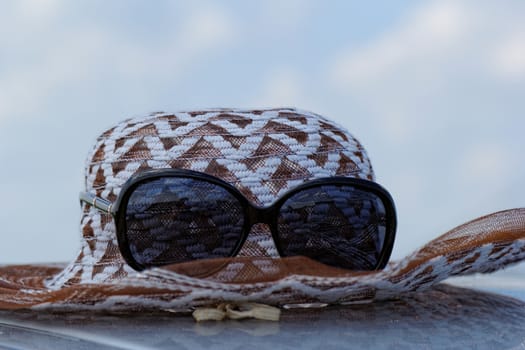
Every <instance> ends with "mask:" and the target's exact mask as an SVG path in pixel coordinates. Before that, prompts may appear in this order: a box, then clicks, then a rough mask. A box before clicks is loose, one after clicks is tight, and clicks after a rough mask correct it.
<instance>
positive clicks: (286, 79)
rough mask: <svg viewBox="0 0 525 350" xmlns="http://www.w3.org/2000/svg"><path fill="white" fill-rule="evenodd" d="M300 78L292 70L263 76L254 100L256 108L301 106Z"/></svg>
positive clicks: (275, 71)
mask: <svg viewBox="0 0 525 350" xmlns="http://www.w3.org/2000/svg"><path fill="white" fill-rule="evenodd" d="M302 85H303V84H302V82H301V77H300V76H299V74H298V73H297V72H296V71H294V70H292V69H277V70H274V71H272V72H269V73H267V74H266V75H265V78H264V80H263V82H262V86H261V91H260V92H259V93H258V96H257V97H256V98H255V101H254V105H256V106H292V107H293V106H294V105H302V104H301V102H300V101H301V100H302V99H303V92H304V91H303V89H302Z"/></svg>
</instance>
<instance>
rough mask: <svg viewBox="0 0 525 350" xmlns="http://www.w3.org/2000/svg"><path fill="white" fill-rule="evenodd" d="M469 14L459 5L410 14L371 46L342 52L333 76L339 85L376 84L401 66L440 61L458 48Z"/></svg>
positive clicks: (431, 7) (436, 6) (446, 4)
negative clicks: (442, 53)
mask: <svg viewBox="0 0 525 350" xmlns="http://www.w3.org/2000/svg"><path fill="white" fill-rule="evenodd" d="M468 23H469V13H468V11H467V9H465V8H464V7H463V6H462V5H461V4H460V3H459V2H436V3H433V4H431V5H429V6H427V7H423V8H419V9H417V10H416V11H414V12H412V13H410V14H409V15H408V16H407V18H406V19H404V20H403V21H402V23H400V25H399V26H398V27H397V28H395V29H393V30H392V29H391V30H389V31H388V32H386V33H384V35H383V36H382V37H380V38H379V39H377V40H375V41H372V42H371V43H370V44H369V45H367V46H365V47H363V48H360V49H357V50H355V49H354V48H352V49H349V50H346V51H344V52H341V53H339V55H338V57H337V58H336V59H335V62H334V63H333V68H332V72H331V74H330V76H331V77H332V79H333V80H334V82H335V83H336V84H338V85H339V86H342V87H344V86H346V85H349V84H350V85H357V84H365V85H366V84H367V83H368V82H370V83H375V82H376V81H377V80H378V79H381V77H382V76H383V75H384V74H388V73H389V72H391V71H393V70H396V69H398V67H399V66H400V65H406V64H407V63H410V62H414V61H420V60H432V61H435V60H439V59H440V53H441V52H443V51H446V50H455V49H457V46H458V43H459V41H460V39H461V38H462V37H463V36H464V33H465V31H466V30H467V28H468Z"/></svg>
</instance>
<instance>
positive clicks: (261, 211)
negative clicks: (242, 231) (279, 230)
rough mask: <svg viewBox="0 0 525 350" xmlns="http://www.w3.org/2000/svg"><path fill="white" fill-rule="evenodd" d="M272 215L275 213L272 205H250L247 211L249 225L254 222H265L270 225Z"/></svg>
mask: <svg viewBox="0 0 525 350" xmlns="http://www.w3.org/2000/svg"><path fill="white" fill-rule="evenodd" d="M274 216H275V213H274V210H273V207H255V206H250V208H249V211H248V220H249V222H250V226H253V225H255V224H267V225H268V226H271V224H272V220H273V218H274Z"/></svg>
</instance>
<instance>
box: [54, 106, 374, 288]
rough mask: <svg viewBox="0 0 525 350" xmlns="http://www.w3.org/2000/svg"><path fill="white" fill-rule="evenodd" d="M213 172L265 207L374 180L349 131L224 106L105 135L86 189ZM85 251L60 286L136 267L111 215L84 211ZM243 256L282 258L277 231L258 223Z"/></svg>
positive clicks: (149, 119)
mask: <svg viewBox="0 0 525 350" xmlns="http://www.w3.org/2000/svg"><path fill="white" fill-rule="evenodd" d="M163 168H179V169H189V170H195V171H200V172H205V173H208V174H210V175H213V176H216V177H218V178H221V179H223V180H225V181H227V182H229V183H231V184H233V185H234V186H236V187H237V188H238V189H239V190H240V191H241V192H242V193H243V194H244V195H245V196H246V197H247V198H249V199H250V200H251V201H253V202H254V203H255V204H258V205H263V206H264V205H269V204H271V203H273V202H274V201H275V200H276V199H277V198H278V196H279V195H281V194H283V193H284V192H286V191H287V190H289V189H291V188H293V187H295V186H297V185H299V184H301V183H303V182H305V181H307V180H312V179H315V178H322V177H329V176H334V175H340V176H349V177H356V178H363V179H369V180H373V179H374V174H373V171H372V167H371V164H370V161H369V159H368V156H367V154H366V152H365V150H364V148H363V147H362V146H361V144H360V143H359V142H358V141H357V140H356V139H355V138H354V137H353V136H352V135H351V134H349V133H348V132H347V131H345V130H344V129H342V128H341V127H339V126H337V125H336V124H334V123H333V122H331V121H329V120H328V119H325V118H323V117H321V116H319V115H316V114H313V113H310V112H305V111H298V110H295V109H270V110H258V111H243V110H233V109H218V110H207V111H194V112H179V113H174V114H170V113H154V114H152V115H149V116H146V117H139V118H135V119H129V120H125V121H123V122H122V123H120V124H118V125H116V126H115V127H113V128H111V129H109V130H107V131H106V132H104V133H103V134H102V135H101V136H100V137H99V138H98V139H97V142H96V144H95V146H94V148H93V150H92V152H91V154H90V155H89V157H88V161H87V163H86V190H87V191H90V192H92V193H94V194H96V195H97V196H99V197H102V198H105V199H109V200H111V201H113V200H115V198H116V197H117V195H118V194H119V191H120V188H121V187H122V185H123V184H124V183H125V182H126V181H127V180H128V179H129V178H130V177H131V176H132V175H134V174H136V173H138V172H141V171H144V170H147V169H163ZM81 225H82V233H83V237H82V251H81V253H80V254H79V257H78V258H77V260H76V261H75V262H74V263H73V264H71V265H70V266H69V267H68V269H66V271H64V273H62V274H61V275H60V276H58V277H57V278H55V279H54V280H52V281H51V282H50V284H49V286H50V287H52V288H58V287H61V286H62V285H64V284H75V283H79V282H82V283H85V282H101V281H106V280H112V279H115V278H122V277H123V276H126V275H127V274H128V273H129V272H131V271H132V270H131V269H130V268H129V267H128V266H127V265H126V264H125V262H124V261H123V260H122V258H121V257H120V253H119V250H118V248H117V242H116V233H115V225H114V223H113V222H112V218H111V217H110V216H109V215H104V214H101V213H100V212H98V211H97V210H95V209H93V208H90V207H89V206H86V205H85V206H84V208H83V216H82V222H81ZM239 255H240V256H263V257H264V256H266V257H267V256H272V257H277V256H278V253H277V250H276V249H275V246H274V245H273V241H272V238H271V235H270V233H269V230H268V229H267V228H265V227H262V226H261V225H256V226H254V228H253V230H252V232H251V233H250V235H249V237H248V240H247V242H246V243H245V244H244V247H243V249H242V250H241V252H240V253H239Z"/></svg>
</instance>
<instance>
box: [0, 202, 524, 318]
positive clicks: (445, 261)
mask: <svg viewBox="0 0 525 350" xmlns="http://www.w3.org/2000/svg"><path fill="white" fill-rule="evenodd" d="M524 259H525V208H523V209H511V210H506V211H501V212H497V213H494V214H490V215H487V216H483V217H481V218H478V219H475V220H473V221H470V222H468V223H466V224H463V225H461V226H458V227H456V228H455V229H453V230H451V231H449V232H447V233H445V234H444V235H442V236H440V237H439V238H437V239H435V240H433V241H431V242H429V243H428V244H427V245H425V246H424V247H422V248H421V249H419V250H417V251H415V252H414V253H413V254H411V255H409V256H408V257H406V258H405V259H402V260H400V261H397V262H392V263H390V264H389V265H388V266H387V267H386V268H385V269H384V270H381V271H371V272H355V271H347V270H343V269H338V268H333V267H329V266H326V265H323V264H320V263H317V262H315V261H313V260H310V259H308V258H305V257H290V258H277V259H276V258H266V257H236V258H229V259H215V260H204V261H197V262H190V263H184V264H177V265H172V266H167V267H162V268H154V269H150V270H146V271H143V272H136V273H132V274H129V275H127V276H126V277H123V278H115V279H113V280H111V281H109V282H103V283H76V284H69V285H64V286H62V287H61V288H58V289H49V288H48V287H47V286H46V283H45V281H46V280H47V279H49V278H52V277H53V276H55V275H56V274H58V273H60V272H61V271H62V269H63V268H64V266H63V265H57V264H47V265H46V264H42V265H10V266H2V267H0V309H23V308H38V309H42V308H45V309H57V310H58V309H60V310H78V309H90V310H106V311H110V310H130V309H148V310H154V309H169V310H175V311H187V310H189V309H191V308H194V307H198V306H202V305H212V304H217V303H220V302H224V301H234V302H245V301H254V302H264V303H267V304H273V305H285V304H301V305H304V304H308V305H311V306H315V305H320V304H346V303H363V302H371V301H374V300H385V299H389V298H393V297H396V296H398V295H400V294H402V293H405V292H412V291H418V290H424V289H427V288H429V287H431V286H433V285H435V284H437V283H439V282H441V281H443V280H444V279H446V278H448V277H451V276H457V275H466V274H472V273H478V272H479V273H485V272H492V271H496V270H499V269H501V268H503V267H505V266H508V265H510V264H513V263H517V262H519V261H522V260H524Z"/></svg>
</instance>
